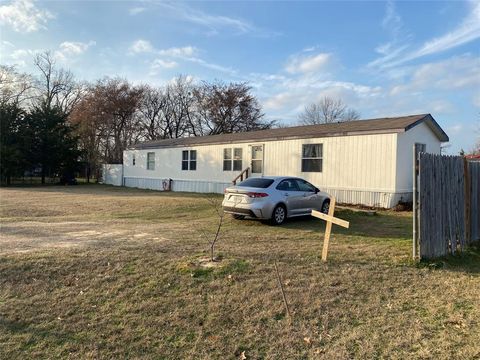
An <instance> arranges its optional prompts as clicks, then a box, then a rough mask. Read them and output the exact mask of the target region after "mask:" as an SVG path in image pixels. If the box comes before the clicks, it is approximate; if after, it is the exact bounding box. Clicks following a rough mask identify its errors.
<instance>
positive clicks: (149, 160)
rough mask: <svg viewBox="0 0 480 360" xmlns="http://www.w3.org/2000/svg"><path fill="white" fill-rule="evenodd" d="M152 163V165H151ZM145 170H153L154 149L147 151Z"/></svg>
mask: <svg viewBox="0 0 480 360" xmlns="http://www.w3.org/2000/svg"><path fill="white" fill-rule="evenodd" d="M152 154H153V160H152V159H150V156H152ZM151 164H153V166H152V165H151ZM147 170H151V171H153V170H155V152H154V151H150V152H147Z"/></svg>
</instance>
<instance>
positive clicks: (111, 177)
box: [102, 164, 123, 186]
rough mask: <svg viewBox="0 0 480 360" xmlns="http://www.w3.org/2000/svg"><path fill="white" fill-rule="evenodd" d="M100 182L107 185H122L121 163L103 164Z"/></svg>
mask: <svg viewBox="0 0 480 360" xmlns="http://www.w3.org/2000/svg"><path fill="white" fill-rule="evenodd" d="M102 179H103V180H102V182H103V183H104V184H108V185H114V186H122V185H123V183H122V181H123V165H121V164H103V167H102Z"/></svg>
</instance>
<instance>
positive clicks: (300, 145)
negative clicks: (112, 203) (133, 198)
mask: <svg viewBox="0 0 480 360" xmlns="http://www.w3.org/2000/svg"><path fill="white" fill-rule="evenodd" d="M447 141H448V136H447V134H446V133H445V132H444V131H443V130H442V129H441V127H440V126H439V125H438V124H437V122H436V121H435V120H434V119H433V117H432V116H431V115H430V114H422V115H411V116H403V117H396V118H381V119H369V120H359V121H351V122H343V123H333V124H322V125H307V126H295V127H288V128H278V129H269V130H260V131H252V132H244V133H235V134H220V135H210V136H201V137H187V138H179V139H166V140H158V141H150V142H143V143H139V144H136V145H135V146H133V147H131V148H129V149H127V150H125V151H124V154H123V172H122V178H123V179H122V180H123V181H122V183H123V185H124V186H129V187H138V188H147V189H156V190H166V189H168V190H173V191H190V192H203V193H208V192H215V193H221V192H223V190H224V189H225V188H226V187H227V186H230V185H231V184H232V181H233V179H235V178H236V177H237V176H238V175H239V174H240V173H242V172H243V173H244V174H246V172H247V171H248V176H268V175H270V176H274V175H285V176H299V177H302V178H304V179H306V180H307V181H309V182H311V183H312V184H314V185H315V186H317V187H319V188H320V189H321V190H323V191H327V192H329V193H330V194H332V195H333V196H335V197H336V198H337V201H338V202H341V203H349V204H364V205H369V206H378V207H385V208H390V207H393V206H395V205H396V204H397V203H398V202H399V201H409V200H411V197H412V169H413V151H414V150H413V149H414V148H416V149H417V151H426V152H429V153H440V145H441V143H442V142H447Z"/></svg>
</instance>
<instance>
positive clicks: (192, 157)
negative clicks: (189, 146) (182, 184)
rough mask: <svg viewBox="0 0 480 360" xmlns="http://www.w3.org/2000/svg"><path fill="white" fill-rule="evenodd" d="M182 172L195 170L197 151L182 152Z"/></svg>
mask: <svg viewBox="0 0 480 360" xmlns="http://www.w3.org/2000/svg"><path fill="white" fill-rule="evenodd" d="M182 170H197V150H183V151H182Z"/></svg>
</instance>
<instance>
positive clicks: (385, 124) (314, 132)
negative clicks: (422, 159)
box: [132, 114, 448, 149]
mask: <svg viewBox="0 0 480 360" xmlns="http://www.w3.org/2000/svg"><path fill="white" fill-rule="evenodd" d="M422 122H425V123H426V124H427V125H428V126H429V127H430V129H431V130H432V131H433V132H434V133H435V135H436V136H437V137H438V139H439V140H440V141H442V142H446V141H448V136H447V134H446V133H445V132H444V131H443V130H442V128H441V127H440V126H439V125H438V124H437V122H436V121H435V120H434V119H433V117H432V116H431V115H430V114H421V115H410V116H402V117H394V118H380V119H368V120H357V121H348V122H340V123H333V124H321V125H305V126H293V127H286V128H278V129H268V130H258V131H249V132H241V133H234V134H219V135H208V136H195V137H185V138H178V139H165V140H156V141H147V142H142V143H138V144H136V145H134V146H133V147H132V148H133V149H150V148H161V147H177V146H197V145H211V144H229V143H233V142H235V143H241V142H257V141H272V140H287V139H306V138H319V137H333V136H349V135H367V134H387V133H400V132H405V131H408V130H409V129H411V128H412V127H414V126H416V125H418V124H420V123H422Z"/></svg>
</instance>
